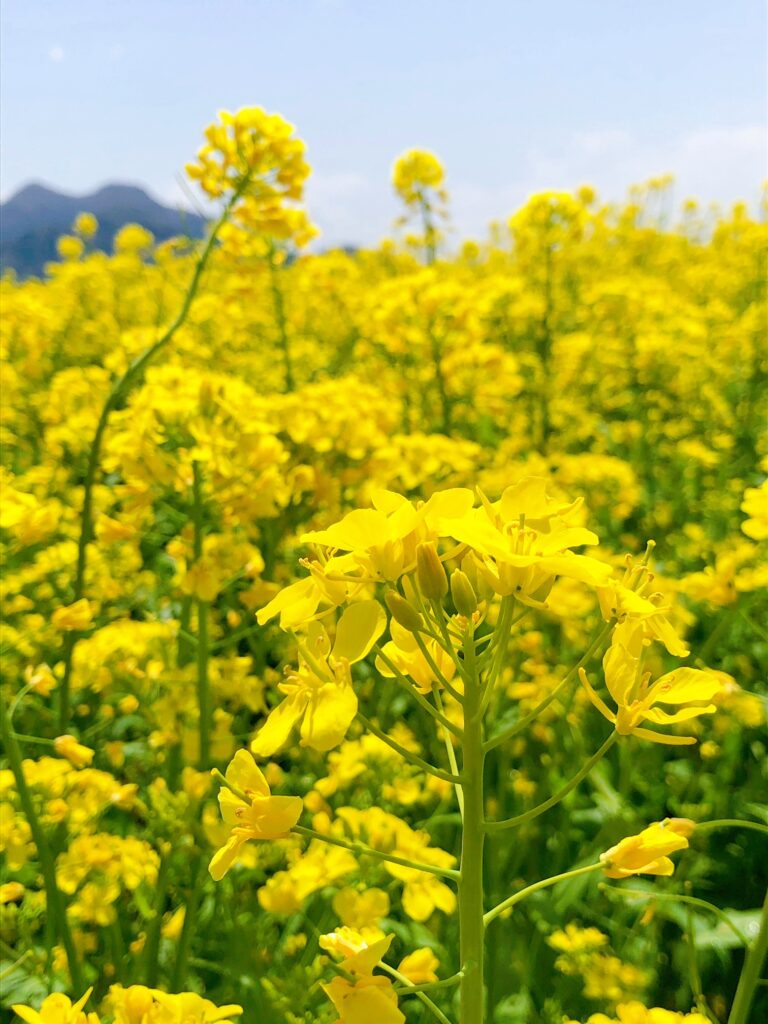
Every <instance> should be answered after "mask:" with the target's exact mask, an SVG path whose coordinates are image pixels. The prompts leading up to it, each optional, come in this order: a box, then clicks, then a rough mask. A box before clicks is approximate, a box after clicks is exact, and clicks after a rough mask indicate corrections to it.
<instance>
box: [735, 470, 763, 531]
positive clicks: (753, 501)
mask: <svg viewBox="0 0 768 1024" xmlns="http://www.w3.org/2000/svg"><path fill="white" fill-rule="evenodd" d="M741 511H742V512H746V514H747V517H748V518H747V519H746V520H745V521H744V522H743V523H742V524H741V529H742V530H743V531H744V533H746V535H747V536H748V537H751V538H752V540H766V539H768V480H764V481H763V482H762V484H761V485H760V486H759V487H748V488H747V489H746V491H744V501H743V502H742V504H741Z"/></svg>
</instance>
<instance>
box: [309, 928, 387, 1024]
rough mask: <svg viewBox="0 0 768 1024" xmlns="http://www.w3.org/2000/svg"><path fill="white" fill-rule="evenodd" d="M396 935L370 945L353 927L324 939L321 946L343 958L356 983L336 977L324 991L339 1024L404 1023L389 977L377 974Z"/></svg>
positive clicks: (344, 965) (322, 937)
mask: <svg viewBox="0 0 768 1024" xmlns="http://www.w3.org/2000/svg"><path fill="white" fill-rule="evenodd" d="M393 938H394V936H393V935H387V936H385V937H384V938H382V939H377V940H376V941H374V942H371V943H368V942H366V940H365V939H364V938H363V937H362V936H361V935H360V933H359V932H356V931H354V929H352V928H339V929H338V930H337V931H335V932H331V933H330V934H329V935H323V936H321V938H320V946H321V948H322V949H326V950H328V952H330V953H333V954H335V955H336V956H340V957H342V962H341V966H342V967H343V969H344V971H345V972H346V974H347V975H351V976H352V977H353V979H354V980H353V981H350V980H348V979H347V978H334V979H333V980H332V981H331V982H330V983H329V984H327V985H323V986H322V988H323V991H324V992H325V994H326V995H327V996H328V998H329V999H330V1000H331V1002H332V1003H333V1005H334V1006H335V1007H336V1010H337V1011H338V1013H339V1019H338V1024H372V1022H373V1021H375V1022H376V1024H403V1022H404V1021H405V1017H404V1016H403V1014H402V1013H401V1012H400V1010H399V1009H398V1008H397V995H396V993H395V992H394V990H393V987H392V982H391V981H390V980H389V978H384V977H381V976H379V975H374V973H373V972H374V970H375V968H376V966H377V964H379V962H380V961H381V960H382V959H383V957H384V955H385V954H386V952H387V950H388V949H389V947H390V945H391V944H392V939H393Z"/></svg>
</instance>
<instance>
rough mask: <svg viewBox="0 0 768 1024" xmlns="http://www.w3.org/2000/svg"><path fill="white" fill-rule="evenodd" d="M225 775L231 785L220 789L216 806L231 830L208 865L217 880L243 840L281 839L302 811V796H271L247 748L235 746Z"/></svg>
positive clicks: (236, 854) (232, 859) (226, 868)
mask: <svg viewBox="0 0 768 1024" xmlns="http://www.w3.org/2000/svg"><path fill="white" fill-rule="evenodd" d="M225 778H226V781H227V783H228V784H229V785H230V786H232V789H228V788H224V787H223V788H222V789H221V790H219V806H220V808H221V816H222V818H223V819H224V821H225V822H226V823H227V825H229V826H230V827H231V829H232V831H231V833H230V836H229V839H228V840H227V842H226V843H225V844H224V846H223V847H222V848H221V849H220V850H218V851H217V852H216V853H215V854H214V855H213V858H212V860H211V863H210V865H209V871H210V873H211V877H212V878H214V879H215V880H216V881H219V879H221V878H223V877H224V875H225V874H226V873H227V871H229V869H230V868H231V867H232V865H233V864H234V862H235V860H236V859H237V856H238V854H239V852H240V848H241V847H242V846H243V844H244V843H246V842H248V840H249V839H280V838H282V837H283V836H286V835H288V833H289V832H290V830H291V829H292V828H293V826H294V825H295V824H296V822H297V821H298V820H299V817H300V815H301V811H302V802H301V797H298V796H272V794H271V791H270V788H269V785H268V783H267V780H266V779H265V778H264V775H263V773H262V772H261V770H260V769H259V768H258V767H257V766H256V762H255V761H254V759H253V757H252V756H251V754H249V753H248V751H247V750H238V752H237V753H236V754H235V756H234V758H233V759H232V761H231V762H230V765H229V767H228V768H227V773H226V776H225Z"/></svg>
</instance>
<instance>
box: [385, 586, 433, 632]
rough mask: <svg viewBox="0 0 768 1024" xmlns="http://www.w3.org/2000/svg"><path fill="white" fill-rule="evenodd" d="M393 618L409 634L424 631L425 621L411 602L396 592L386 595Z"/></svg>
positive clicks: (389, 591) (392, 591) (391, 591)
mask: <svg viewBox="0 0 768 1024" xmlns="http://www.w3.org/2000/svg"><path fill="white" fill-rule="evenodd" d="M384 600H385V601H386V602H387V608H389V610H390V612H391V614H392V618H393V619H394V620H395V622H397V623H399V624H400V625H401V626H402V627H403V629H407V630H408V632H409V633H418V632H419V631H420V630H423V629H424V620H423V619H422V617H421V615H419V613H418V612H417V611H416V609H415V608H414V607H413V605H412V604H411V603H410V601H406V599H405V598H404V597H401V596H400V594H398V592H397V591H396V590H388V591H387V593H386V594H385V595H384Z"/></svg>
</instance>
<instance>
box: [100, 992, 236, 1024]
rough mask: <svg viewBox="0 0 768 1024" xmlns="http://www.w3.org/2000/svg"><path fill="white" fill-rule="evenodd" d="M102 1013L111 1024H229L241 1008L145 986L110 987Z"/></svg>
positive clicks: (193, 995) (187, 994) (196, 995)
mask: <svg viewBox="0 0 768 1024" xmlns="http://www.w3.org/2000/svg"><path fill="white" fill-rule="evenodd" d="M105 1009H106V1010H107V1012H108V1013H110V1014H112V1015H114V1018H115V1024H232V1022H231V1018H232V1017H239V1016H240V1014H241V1013H242V1012H243V1008H242V1006H237V1005H234V1004H233V1005H230V1006H216V1005H215V1004H214V1003H212V1002H211V1001H210V999H205V998H203V997H202V996H199V995H198V994H197V993H196V992H179V993H177V994H173V993H168V992H160V991H158V990H157V989H153V988H147V987H146V986H145V985H130V986H128V988H123V986H122V985H112V986H111V988H110V990H109V995H108V996H107V998H106V1000H105ZM89 1024H90V1022H89Z"/></svg>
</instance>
